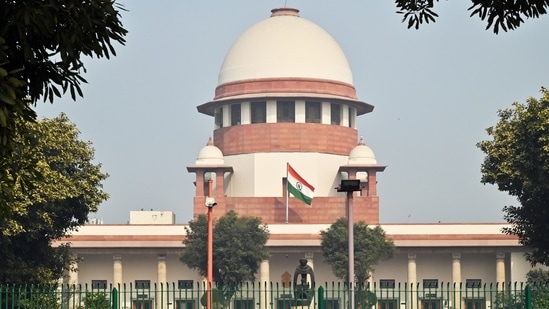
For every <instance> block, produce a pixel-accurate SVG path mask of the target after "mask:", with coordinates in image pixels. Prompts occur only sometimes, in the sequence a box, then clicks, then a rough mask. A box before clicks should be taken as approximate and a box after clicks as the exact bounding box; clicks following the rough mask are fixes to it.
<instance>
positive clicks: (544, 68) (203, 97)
mask: <svg viewBox="0 0 549 309" xmlns="http://www.w3.org/2000/svg"><path fill="white" fill-rule="evenodd" d="M284 2H285V1H284V0H279V1H257V0H253V1H252V0H248V1H215V2H213V1H180V0H173V1H161V2H157V1H124V2H122V3H125V7H126V9H128V11H127V12H123V13H122V21H123V23H124V26H125V27H126V28H127V29H128V30H129V34H128V36H127V44H126V46H117V47H116V49H117V56H116V57H115V58H112V59H111V60H105V59H101V60H98V59H90V60H88V61H86V63H87V69H88V73H87V74H86V75H85V78H86V79H87V80H88V82H89V84H88V85H85V86H84V87H83V89H84V96H85V97H84V98H83V99H79V100H78V101H77V102H76V103H74V102H72V101H71V100H70V99H69V98H66V99H62V100H58V101H57V102H55V103H54V104H53V105H50V104H49V103H42V104H39V106H38V113H39V116H40V117H55V116H57V115H58V114H59V113H60V112H65V113H66V114H68V116H69V118H70V119H71V120H72V121H73V122H75V123H76V124H77V126H78V128H79V129H80V130H81V132H82V134H81V138H82V139H85V140H90V141H92V142H93V146H94V148H95V150H96V152H95V154H96V161H97V162H101V163H102V164H103V171H105V172H108V173H109V174H110V177H109V178H108V179H107V180H106V181H105V182H104V189H105V190H106V191H107V192H109V193H110V194H111V198H110V199H109V200H108V201H107V202H105V203H103V204H102V205H101V207H100V211H99V212H98V213H97V214H96V215H95V217H98V218H102V219H103V221H104V223H126V222H127V221H128V220H129V212H130V210H140V209H146V210H149V209H154V210H171V211H174V212H175V213H176V220H177V223H187V222H188V221H189V220H191V219H192V197H193V195H194V186H193V181H194V176H195V175H194V174H192V173H188V172H187V170H186V167H187V166H190V165H193V164H194V162H195V160H196V156H197V154H198V151H199V150H200V149H201V148H202V147H203V146H204V145H205V144H206V142H207V141H208V137H209V136H211V135H212V133H213V127H214V122H213V118H211V117H209V116H205V115H202V114H199V113H198V112H197V110H196V106H197V105H200V104H202V103H205V102H207V101H209V100H211V99H212V98H213V96H214V90H215V87H216V86H217V75H218V72H219V69H220V67H221V63H222V62H223V58H224V56H225V53H226V52H227V51H228V50H229V48H230V46H231V44H232V43H233V42H234V41H235V40H236V39H237V38H238V37H239V36H240V35H241V34H242V33H243V32H244V31H245V30H246V29H247V28H249V27H251V26H252V25H254V24H255V23H257V22H259V21H261V20H263V19H265V18H268V17H269V15H270V10H271V9H272V8H275V7H282V6H284ZM286 2H287V6H289V7H295V8H298V9H299V10H300V15H301V17H303V18H306V19H308V20H310V21H312V22H314V23H316V24H318V25H319V26H321V27H322V28H324V29H325V30H326V31H327V32H329V33H330V34H331V35H332V36H333V37H334V38H335V40H336V41H337V42H339V44H340V46H341V48H342V49H343V51H344V52H345V54H346V55H347V59H348V60H349V63H350V65H351V69H352V71H353V77H354V85H355V87H356V89H357V95H358V97H359V99H360V100H362V101H365V102H368V103H370V104H372V105H374V106H375V109H374V112H373V113H370V114H366V115H363V116H361V117H359V118H358V122H357V125H358V130H359V135H360V136H363V137H364V139H365V141H366V144H367V145H369V146H370V147H371V148H372V149H373V150H374V152H375V154H376V157H377V161H378V163H379V164H383V165H387V166H388V167H387V169H386V170H385V172H383V173H380V174H378V194H379V196H380V213H381V218H380V219H381V222H382V223H401V222H438V221H441V222H501V221H502V220H503V219H502V212H501V209H502V207H503V206H504V205H508V204H512V203H515V200H514V199H513V198H510V197H508V196H507V195H506V194H505V193H501V192H498V191H497V189H496V188H495V187H494V186H491V185H487V186H484V185H482V184H481V183H480V164H481V162H482V159H483V154H482V152H481V151H480V150H479V149H478V148H476V146H475V144H476V143H477V142H478V141H480V140H483V139H487V138H488V136H487V135H486V133H485V128H487V127H489V126H491V125H494V124H495V123H496V121H497V114H496V113H497V111H498V109H502V108H507V107H510V106H511V103H512V102H514V101H519V102H524V101H525V100H526V99H527V98H528V97H532V96H533V97H537V98H539V96H540V92H539V90H540V88H541V86H546V87H549V58H548V55H549V36H548V31H549V17H543V18H542V19H539V20H528V21H527V22H526V24H525V25H523V26H522V27H520V28H519V29H518V30H515V31H512V32H509V33H501V34H499V35H497V36H496V35H494V34H493V33H492V32H491V31H485V30H484V27H485V25H484V23H483V22H481V21H479V20H478V19H477V18H476V17H475V18H470V17H469V13H468V12H467V10H466V9H467V6H468V4H469V3H470V2H469V1H461V0H451V1H441V2H439V3H438V4H437V6H438V8H437V12H438V13H439V15H440V18H439V19H438V21H437V22H436V23H435V24H429V25H424V26H423V27H422V28H421V29H420V30H419V31H417V30H409V29H406V25H405V24H402V23H401V16H400V15H398V14H395V11H396V8H395V7H394V2H393V1H387V0H369V1H358V0H357V1H327V0H315V1H312V0H309V1H304V0H303V1H297V0H289V1H286ZM311 52H314V51H311ZM342 207H344V206H343V205H342Z"/></svg>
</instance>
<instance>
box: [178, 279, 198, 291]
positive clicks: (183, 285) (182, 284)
mask: <svg viewBox="0 0 549 309" xmlns="http://www.w3.org/2000/svg"><path fill="white" fill-rule="evenodd" d="M193 284H194V281H192V280H177V287H178V288H179V289H180V290H186V289H192V288H193Z"/></svg>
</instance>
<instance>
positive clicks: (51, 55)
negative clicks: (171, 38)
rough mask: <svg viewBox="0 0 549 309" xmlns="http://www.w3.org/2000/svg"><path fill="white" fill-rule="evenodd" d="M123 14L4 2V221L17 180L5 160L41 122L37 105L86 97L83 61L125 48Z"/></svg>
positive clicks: (75, 4) (50, 0) (108, 3)
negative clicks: (33, 125) (20, 138)
mask: <svg viewBox="0 0 549 309" xmlns="http://www.w3.org/2000/svg"><path fill="white" fill-rule="evenodd" d="M122 10H124V8H123V7H122V6H121V5H119V4H116V3H115V1H114V0H84V1H71V0H25V1H13V0H0V21H1V22H0V221H1V219H4V218H6V217H8V216H9V215H10V214H11V213H12V209H10V208H9V207H8V205H9V201H11V200H12V199H13V196H12V194H13V190H14V186H15V182H16V181H17V178H18V175H17V172H18V171H17V170H13V169H12V168H11V166H9V165H8V164H7V163H6V160H7V159H5V158H7V157H9V156H10V153H11V151H13V148H14V145H13V141H14V138H15V135H16V134H24V131H25V129H26V127H25V125H24V124H25V123H26V122H34V121H35V120H36V113H35V111H34V110H33V107H32V105H33V104H36V103H37V102H38V101H39V100H44V101H49V102H52V103H53V101H54V98H56V97H61V96H62V95H63V94H65V93H66V92H69V93H70V95H71V97H72V98H73V100H75V99H76V97H77V96H83V93H82V89H81V87H80V86H81V84H82V83H86V80H85V79H84V77H83V76H82V75H83V73H86V68H85V66H84V61H83V59H84V57H92V58H93V57H97V58H103V57H106V58H107V59H108V58H110V56H111V55H113V56H114V55H116V51H115V49H114V45H113V44H115V43H119V44H122V45H124V44H125V39H124V37H125V35H126V34H127V30H126V29H124V28H123V26H122V23H121V21H120V11H122ZM17 131H19V132H17Z"/></svg>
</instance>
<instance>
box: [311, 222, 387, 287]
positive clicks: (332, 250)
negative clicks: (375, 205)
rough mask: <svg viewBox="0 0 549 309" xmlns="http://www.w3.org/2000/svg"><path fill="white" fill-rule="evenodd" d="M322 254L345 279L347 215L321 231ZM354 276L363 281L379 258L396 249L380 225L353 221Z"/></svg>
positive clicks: (347, 248) (383, 257) (347, 237)
mask: <svg viewBox="0 0 549 309" xmlns="http://www.w3.org/2000/svg"><path fill="white" fill-rule="evenodd" d="M320 235H321V237H322V239H321V242H320V246H321V249H322V256H324V259H325V260H326V262H327V263H328V264H330V265H331V266H332V271H333V273H334V275H335V276H336V277H338V278H340V279H345V280H347V277H348V275H349V269H348V265H349V256H348V252H349V242H348V239H349V231H348V227H347V219H346V218H343V217H342V218H339V219H337V221H336V222H335V223H333V224H332V225H331V226H330V227H329V228H328V229H326V230H323V231H321V232H320ZM353 236H354V242H353V244H354V254H355V263H354V265H355V267H354V268H355V276H356V280H357V281H358V282H359V283H364V282H365V281H366V279H368V277H369V276H370V272H372V271H374V266H375V265H376V264H377V263H378V262H379V261H384V260H388V259H391V258H392V257H393V253H394V250H395V245H394V244H393V241H392V240H389V239H387V237H386V235H385V231H384V230H383V229H382V228H381V227H380V226H375V227H374V228H371V227H368V225H367V224H366V223H365V222H364V221H359V222H355V223H354V224H353Z"/></svg>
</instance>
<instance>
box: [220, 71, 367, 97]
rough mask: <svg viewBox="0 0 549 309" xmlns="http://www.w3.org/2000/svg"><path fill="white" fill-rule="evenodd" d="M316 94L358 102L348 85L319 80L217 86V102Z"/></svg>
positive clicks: (255, 81)
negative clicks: (254, 96) (265, 95)
mask: <svg viewBox="0 0 549 309" xmlns="http://www.w3.org/2000/svg"><path fill="white" fill-rule="evenodd" d="M265 92H270V93H281V92H282V93H304V94H307V93H314V94H329V95H337V96H342V97H347V98H350V99H353V100H356V99H357V98H356V90H355V87H354V86H353V85H349V84H346V83H342V82H338V81H334V80H326V79H317V78H289V77H284V78H262V79H254V80H241V81H236V82H231V83H226V84H223V85H219V86H217V88H216V89H215V98H214V99H215V100H219V99H222V98H226V97H231V96H237V95H246V94H248V95H249V94H258V93H265Z"/></svg>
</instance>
